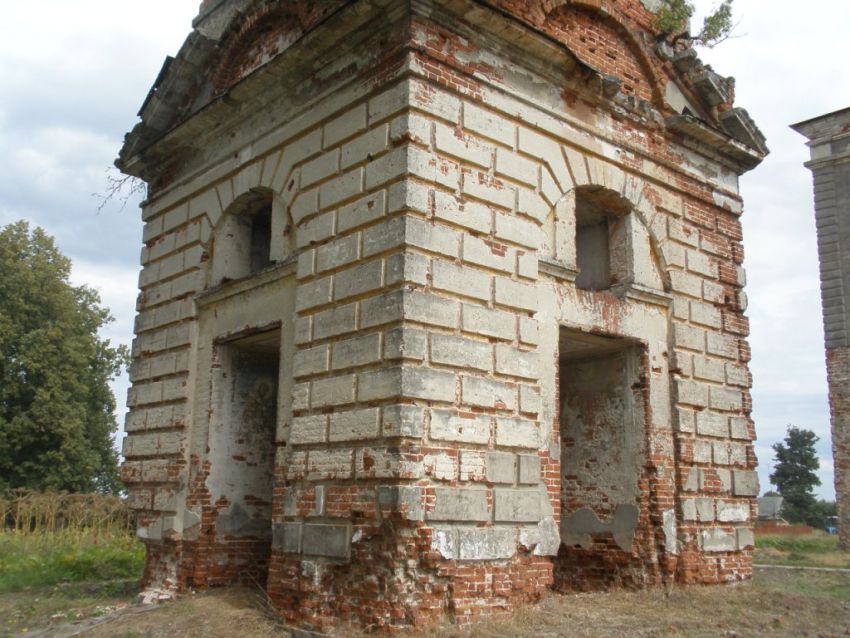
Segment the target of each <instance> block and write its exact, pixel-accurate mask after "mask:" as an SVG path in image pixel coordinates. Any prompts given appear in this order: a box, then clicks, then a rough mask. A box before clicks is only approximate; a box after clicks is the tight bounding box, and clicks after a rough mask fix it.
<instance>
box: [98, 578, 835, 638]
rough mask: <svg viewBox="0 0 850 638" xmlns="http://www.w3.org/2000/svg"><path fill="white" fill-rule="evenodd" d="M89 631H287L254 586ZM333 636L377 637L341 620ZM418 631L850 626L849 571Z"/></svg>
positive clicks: (647, 594)
mask: <svg viewBox="0 0 850 638" xmlns="http://www.w3.org/2000/svg"><path fill="white" fill-rule="evenodd" d="M85 635H86V636H91V637H92V638H107V637H113V636H123V637H125V638H143V637H144V638H172V637H173V636H174V635H182V636H188V637H192V636H204V637H208V636H217V637H220V638H237V637H240V638H241V637H242V636H245V635H250V636H258V637H260V638H271V637H278V636H279V637H284V636H287V635H288V634H287V632H286V631H285V630H284V629H283V628H282V627H280V625H278V624H277V623H276V622H275V621H274V620H273V619H272V618H271V617H270V616H269V614H268V612H267V610H266V607H265V602H264V596H263V595H262V593H258V592H257V591H254V590H245V589H230V590H218V591H214V592H211V593H208V594H199V595H195V596H185V597H183V598H182V599H181V600H179V601H178V602H176V603H170V604H166V605H163V606H161V607H160V608H158V609H156V610H154V611H152V612H149V613H144V614H128V615H124V616H122V617H118V618H115V619H114V620H112V621H110V622H108V623H104V624H102V625H99V626H97V627H94V628H92V629H90V630H88V631H86V632H85ZM333 635H334V636H339V637H340V638H360V637H361V636H371V637H372V638H375V636H380V635H381V634H363V633H362V632H359V631H356V630H353V629H350V628H346V627H339V628H337V629H336V630H335V631H334V632H333ZM405 635H408V636H411V637H416V638H425V637H426V636H427V637H428V638H513V637H516V636H529V637H534V638H610V637H612V636H617V637H621V636H622V637H625V638H662V637H663V638H680V637H681V638H685V637H687V638H717V637H726V636H728V637H733V636H735V637H741V638H743V637H745V636H746V637H749V636H771V637H776V638H792V637H793V638H805V637H811V638H827V637H832V636H847V635H850V579H848V578H847V577H846V575H844V574H833V573H818V572H794V573H790V574H788V573H777V572H776V571H775V570H770V571H767V570H764V571H761V570H759V571H757V572H756V576H755V578H754V580H753V581H752V582H750V583H742V584H737V585H729V586H716V587H674V588H672V589H669V590H664V589H653V590H649V591H642V592H624V591H618V592H612V593H601V594H575V595H555V594H553V595H551V596H548V597H547V598H546V599H545V600H543V601H542V602H541V603H540V604H539V605H535V606H529V607H526V608H523V609H520V610H519V611H518V612H517V613H516V614H514V615H513V616H512V617H511V618H508V619H503V620H493V621H490V622H485V623H480V624H477V625H474V626H472V627H469V628H458V627H455V626H453V625H450V624H443V625H437V626H433V627H429V628H428V629H427V630H426V631H422V632H417V633H407V634H405Z"/></svg>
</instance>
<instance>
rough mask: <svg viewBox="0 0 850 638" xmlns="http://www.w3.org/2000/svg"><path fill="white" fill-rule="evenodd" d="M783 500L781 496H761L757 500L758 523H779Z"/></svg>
mask: <svg viewBox="0 0 850 638" xmlns="http://www.w3.org/2000/svg"><path fill="white" fill-rule="evenodd" d="M784 501H785V499H784V498H782V497H781V496H761V497H759V500H758V508H759V513H758V517H759V520H760V521H781V520H782V505H783V503H784Z"/></svg>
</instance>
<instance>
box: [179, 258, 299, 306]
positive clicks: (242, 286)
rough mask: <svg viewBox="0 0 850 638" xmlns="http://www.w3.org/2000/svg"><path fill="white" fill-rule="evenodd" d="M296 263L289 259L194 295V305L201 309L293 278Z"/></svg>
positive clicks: (294, 260) (293, 259) (294, 259)
mask: <svg viewBox="0 0 850 638" xmlns="http://www.w3.org/2000/svg"><path fill="white" fill-rule="evenodd" d="M296 263H297V260H296V258H295V257H290V258H288V259H287V260H286V261H283V262H281V263H279V264H275V265H274V266H270V267H268V268H266V269H265V270H261V271H260V272H258V273H256V274H254V275H250V276H248V277H243V278H242V279H237V280H235V281H228V282H225V283H223V284H220V285H218V286H216V287H215V288H209V289H207V290H204V291H203V292H199V293H198V294H197V295H195V303H197V304H198V306H199V307H201V308H203V307H204V306H208V305H210V304H213V303H217V302H219V301H223V300H225V299H228V298H230V297H234V296H236V295H241V294H243V293H246V292H250V291H251V290H255V289H257V288H262V287H263V286H268V285H269V284H273V283H275V282H276V281H278V280H281V279H286V278H287V277H294V276H295V266H296Z"/></svg>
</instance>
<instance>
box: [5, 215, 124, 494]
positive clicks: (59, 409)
mask: <svg viewBox="0 0 850 638" xmlns="http://www.w3.org/2000/svg"><path fill="white" fill-rule="evenodd" d="M70 273H71V262H70V260H68V259H67V258H66V257H64V256H63V255H62V254H61V253H60V252H59V250H58V249H57V248H56V246H55V245H54V242H53V239H52V238H51V237H50V236H48V235H47V234H46V233H45V232H44V231H43V230H41V229H40V228H36V229H35V230H33V231H32V232H31V231H30V228H29V225H28V224H27V223H26V222H25V221H19V222H17V223H14V224H10V225H8V226H5V227H3V228H0V492H2V491H6V490H9V489H13V488H29V489H34V490H47V489H50V490H67V491H91V490H97V491H102V492H115V491H117V490H118V489H119V487H120V484H119V482H118V455H117V453H116V451H115V449H114V447H113V444H112V435H113V433H114V432H115V430H116V427H117V424H116V422H115V416H114V410H115V398H114V396H113V395H112V392H111V390H110V388H109V381H110V380H111V379H113V378H114V377H115V376H116V375H117V374H119V373H120V371H121V369H122V368H123V366H124V365H126V361H127V350H126V348H125V347H124V346H119V347H113V346H111V345H110V343H109V341H108V340H106V339H102V338H100V337H99V336H98V330H99V329H100V328H101V327H103V326H104V325H105V324H107V323H108V322H110V321H112V317H111V316H110V315H109V311H108V310H107V309H105V308H103V307H101V306H100V298H99V296H98V294H97V292H95V291H94V290H92V289H91V288H88V287H86V286H73V285H72V284H71V283H70V280H69V276H70Z"/></svg>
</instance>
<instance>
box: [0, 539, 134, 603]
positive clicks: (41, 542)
mask: <svg viewBox="0 0 850 638" xmlns="http://www.w3.org/2000/svg"><path fill="white" fill-rule="evenodd" d="M143 567H144V548H143V547H142V545H141V543H139V542H137V541H136V539H135V538H133V537H132V536H130V535H127V534H120V535H89V534H84V533H76V534H61V533H56V534H35V535H33V534H30V535H24V534H17V533H14V532H12V533H0V593H3V592H14V591H22V590H24V589H29V588H44V587H49V586H52V585H57V584H59V583H73V582H80V581H114V580H119V579H137V578H139V576H140V575H141V573H142V569H143Z"/></svg>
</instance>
